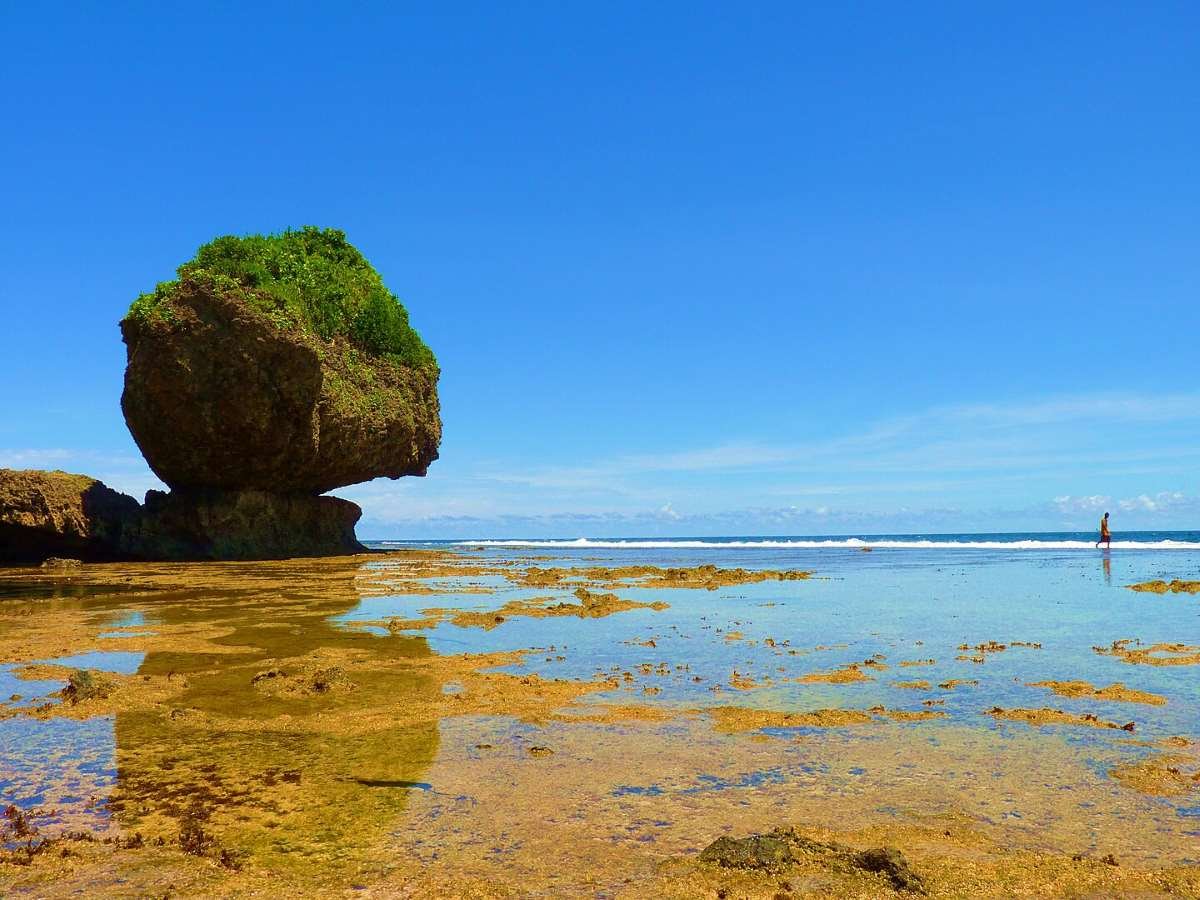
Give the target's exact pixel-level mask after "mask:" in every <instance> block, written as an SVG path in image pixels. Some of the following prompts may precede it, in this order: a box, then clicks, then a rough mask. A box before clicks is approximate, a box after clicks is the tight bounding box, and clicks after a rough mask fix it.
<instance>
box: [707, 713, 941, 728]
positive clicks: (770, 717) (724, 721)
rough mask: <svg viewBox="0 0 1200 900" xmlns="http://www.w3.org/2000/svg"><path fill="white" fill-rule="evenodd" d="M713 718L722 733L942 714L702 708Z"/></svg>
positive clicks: (915, 718) (907, 719)
mask: <svg viewBox="0 0 1200 900" xmlns="http://www.w3.org/2000/svg"><path fill="white" fill-rule="evenodd" d="M704 712H705V713H707V714H708V715H709V716H710V717H711V718H712V720H713V729H714V730H715V731H717V732H719V733H721V734H741V733H744V732H748V731H760V730H762V729H764V728H842V727H846V726H853V725H870V724H872V723H878V722H880V721H881V719H891V720H893V721H896V722H921V721H926V720H929V719H941V718H945V716H946V713H944V712H941V711H936V710H916V711H908V710H899V709H886V708H885V707H882V706H873V707H871V708H870V709H868V710H860V709H816V710H812V711H809V712H778V711H776V710H769V709H751V708H747V707H743V706H714V707H709V708H708V709H706V710H704Z"/></svg>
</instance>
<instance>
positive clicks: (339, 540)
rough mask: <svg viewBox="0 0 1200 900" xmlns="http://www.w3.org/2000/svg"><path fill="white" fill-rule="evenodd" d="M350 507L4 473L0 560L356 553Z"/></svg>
mask: <svg viewBox="0 0 1200 900" xmlns="http://www.w3.org/2000/svg"><path fill="white" fill-rule="evenodd" d="M361 514H362V511H361V510H360V509H359V508H358V506H356V505H355V504H353V503H351V502H349V501H348V500H341V499H339V498H337V497H312V496H309V495H306V494H276V493H271V492H266V491H200V492H177V491H176V492H172V493H170V494H164V493H162V492H160V491H150V492H149V493H148V494H147V495H146V504H145V506H142V505H140V504H139V503H138V502H137V501H136V500H134V499H133V498H132V497H129V496H126V495H125V494H120V493H118V492H116V491H114V490H112V489H111V488H108V487H106V486H105V485H104V484H102V483H101V482H99V481H96V480H95V479H94V478H88V477H87V476H86V475H71V474H68V473H66V472H39V471H14V470H11V469H0V561H3V562H7V563H20V562H30V563H36V562H42V561H44V560H46V559H47V558H50V557H61V556H70V557H74V558H77V559H83V560H89V561H98V560H217V559H287V558H290V557H296V556H332V555H338V554H346V553H359V552H362V551H363V550H364V549H365V548H364V547H363V546H362V545H361V544H360V543H359V542H358V540H357V539H356V538H355V536H354V526H355V524H356V523H357V522H358V518H359V516H360V515H361Z"/></svg>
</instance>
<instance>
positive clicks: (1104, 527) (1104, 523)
mask: <svg viewBox="0 0 1200 900" xmlns="http://www.w3.org/2000/svg"><path fill="white" fill-rule="evenodd" d="M1101 544H1103V545H1104V549H1105V550H1111V549H1112V534H1111V533H1110V532H1109V530H1108V513H1105V514H1104V518H1102V519H1101V520H1100V540H1098V541H1096V546H1097V547H1099V546H1100V545H1101Z"/></svg>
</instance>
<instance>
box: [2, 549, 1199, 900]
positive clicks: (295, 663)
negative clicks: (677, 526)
mask: <svg viewBox="0 0 1200 900" xmlns="http://www.w3.org/2000/svg"><path fill="white" fill-rule="evenodd" d="M877 556H878V555H876V557H875V558H877ZM541 562H542V561H540V560H534V559H531V558H522V557H499V556H494V555H493V556H487V555H484V556H481V555H475V554H471V553H461V554H459V553H445V552H436V551H411V552H396V553H386V554H363V555H359V556H353V557H343V558H327V559H299V560H281V561H267V562H214V563H206V564H203V565H196V564H189V563H169V562H160V563H133V562H121V563H104V564H84V565H80V566H72V567H67V568H63V569H42V568H24V569H8V570H0V596H3V597H5V598H6V599H5V600H4V601H3V602H0V679H4V685H5V696H7V697H8V699H6V700H3V702H2V703H0V709H2V712H0V741H3V742H4V746H5V747H11V748H14V751H13V752H10V753H9V754H7V755H5V756H3V757H0V781H3V783H5V784H6V785H12V786H13V787H12V788H11V790H10V793H11V795H12V797H13V798H14V799H15V800H16V804H14V810H15V812H14V813H12V814H11V815H8V816H6V817H5V818H4V820H3V822H2V823H0V828H3V829H5V836H6V840H8V843H7V845H6V847H5V849H4V851H3V852H2V853H0V893H3V894H5V895H6V896H8V895H20V894H21V893H28V894H31V895H37V896H68V895H71V894H76V895H77V894H78V893H79V892H81V891H82V892H86V893H92V894H97V893H98V894H104V893H115V892H121V891H124V892H126V893H130V894H136V895H158V896H161V895H162V894H164V893H173V894H180V895H201V896H218V895H219V896H256V895H257V896H262V895H270V896H312V895H314V894H317V893H320V894H323V895H330V894H337V893H341V892H348V891H354V893H356V894H365V895H368V896H395V895H409V896H464V897H471V896H475V897H505V896H526V895H528V894H530V893H542V894H546V895H553V896H575V895H586V896H594V895H596V894H604V895H610V896H615V897H629V898H640V897H646V896H656V897H660V896H661V897H694V896H718V895H721V894H723V895H724V896H727V897H756V898H758V897H761V898H774V897H776V896H778V895H779V894H783V895H784V896H826V897H828V896H862V897H872V898H874V897H890V896H895V897H904V896H918V895H921V892H925V894H927V895H928V896H932V897H945V898H949V897H962V896H984V897H988V896H991V897H1001V896H1011V895H1013V894H1026V895H1042V896H1046V895H1051V896H1054V895H1062V894H1067V895H1070V894H1075V895H1084V896H1086V895H1096V896H1122V895H1137V896H1182V897H1187V896H1197V895H1200V871H1198V870H1197V869H1196V867H1195V866H1193V865H1190V864H1188V863H1187V860H1190V859H1191V858H1192V856H1193V854H1194V836H1192V835H1190V834H1189V831H1190V830H1191V828H1190V826H1189V821H1188V819H1187V818H1186V817H1184V816H1182V815H1180V814H1179V813H1178V812H1177V809H1179V808H1189V807H1190V806H1194V805H1195V802H1196V800H1195V797H1196V789H1195V786H1196V785H1197V784H1198V783H1200V782H1198V781H1197V780H1196V775H1197V774H1200V773H1198V771H1197V768H1198V765H1200V763H1198V759H1200V756H1198V753H1197V749H1198V748H1197V745H1196V744H1195V742H1194V739H1193V736H1192V735H1190V734H1189V735H1188V736H1187V737H1183V736H1176V735H1177V734H1178V732H1176V731H1166V732H1165V734H1166V735H1170V737H1166V736H1164V732H1163V728H1164V727H1166V726H1164V725H1163V724H1162V722H1173V721H1174V720H1170V719H1166V718H1164V717H1168V716H1171V715H1172V714H1173V712H1172V711H1173V710H1175V709H1176V708H1182V709H1183V710H1184V711H1186V709H1187V708H1188V703H1190V702H1191V701H1190V700H1189V699H1188V696H1189V695H1188V694H1187V693H1186V690H1185V691H1183V692H1181V691H1180V689H1179V688H1178V687H1175V688H1172V689H1166V688H1162V687H1159V688H1158V689H1157V690H1156V691H1154V692H1151V691H1144V692H1145V693H1147V694H1151V693H1154V694H1156V695H1159V696H1164V697H1166V698H1167V699H1168V702H1167V703H1166V704H1161V705H1149V704H1143V709H1142V714H1141V715H1139V720H1138V726H1137V728H1138V731H1137V737H1138V739H1136V740H1135V739H1134V737H1133V736H1132V735H1129V734H1128V733H1127V732H1124V731H1122V730H1121V729H1120V728H1119V727H1117V726H1119V724H1120V723H1119V721H1118V720H1114V719H1112V717H1111V716H1109V715H1102V714H1101V710H1103V709H1108V710H1111V709H1112V708H1113V704H1114V703H1116V702H1120V700H1121V699H1122V697H1119V696H1118V694H1123V692H1124V690H1128V691H1131V692H1134V691H1139V690H1141V689H1142V688H1143V687H1145V686H1147V685H1143V683H1142V682H1141V681H1136V680H1134V679H1135V676H1147V677H1157V676H1160V675H1161V676H1171V675H1173V673H1172V672H1171V671H1169V670H1166V671H1163V670H1158V669H1154V668H1150V669H1142V670H1136V671H1135V670H1129V669H1127V668H1125V667H1124V666H1123V661H1122V660H1120V659H1117V658H1112V657H1107V656H1099V655H1097V654H1094V653H1092V651H1091V649H1090V644H1091V641H1086V642H1082V643H1081V644H1080V646H1079V648H1078V651H1079V654H1080V655H1081V657H1082V658H1083V659H1084V660H1087V661H1094V664H1096V665H1100V666H1105V667H1109V668H1110V669H1113V668H1115V669H1122V670H1123V671H1125V672H1127V673H1128V677H1129V678H1130V679H1131V683H1132V684H1137V685H1138V687H1132V686H1131V687H1129V688H1127V689H1125V688H1123V689H1122V691H1114V690H1112V688H1111V687H1110V688H1103V687H1093V686H1092V682H1091V681H1088V682H1083V681H1082V680H1081V679H1076V680H1074V681H1071V680H1063V681H1062V682H1051V683H1048V684H1046V685H1044V686H1030V682H1035V683H1036V677H1037V675H1038V674H1041V673H1037V672H1036V671H1022V669H1023V668H1024V669H1029V668H1032V667H1036V666H1038V665H1043V664H1045V662H1046V661H1047V659H1053V660H1055V661H1056V662H1060V661H1061V655H1060V653H1059V651H1058V649H1057V648H1055V649H1047V650H1046V651H1045V652H1044V653H1043V654H1012V653H1008V654H1006V655H1005V656H1004V657H1003V658H1002V659H1003V661H1004V662H1005V663H1006V665H1007V666H1008V668H1003V669H1001V668H1000V667H998V666H992V665H986V666H979V665H977V664H973V663H970V662H964V661H959V660H955V659H954V658H953V657H954V653H955V648H956V647H957V646H958V645H959V643H961V642H962V638H960V637H959V636H958V635H957V634H955V635H954V637H953V638H950V637H948V636H946V635H945V634H936V633H923V634H912V635H905V636H903V637H899V636H897V637H892V638H889V639H888V640H887V641H885V642H883V643H882V644H880V643H878V642H874V641H864V640H863V638H862V637H860V636H857V635H856V634H855V633H854V632H853V630H847V631H842V630H839V628H837V627H835V628H834V629H833V630H832V631H831V630H830V629H829V628H828V627H825V626H823V627H815V626H812V625H809V624H804V623H799V624H795V623H793V621H792V620H793V618H794V617H796V616H797V615H798V612H797V611H798V610H800V609H803V610H806V611H816V610H818V609H819V607H818V605H817V604H818V599H819V598H818V596H816V591H817V589H818V588H820V587H822V586H827V585H834V586H836V582H831V581H826V580H823V579H812V580H806V579H789V580H778V579H771V578H763V579H748V580H743V581H740V582H737V583H734V584H731V585H725V586H722V587H718V588H717V589H716V591H717V593H715V594H714V592H713V591H711V590H709V588H708V587H707V582H708V580H709V579H708V577H707V576H708V574H709V573H708V572H706V571H704V570H699V569H698V571H697V572H696V573H695V574H694V575H692V576H686V577H679V578H675V579H672V581H676V582H678V581H687V582H691V585H690V586H689V587H679V586H677V585H667V584H661V585H654V584H653V582H654V581H655V580H656V579H655V578H654V577H651V578H650V579H648V580H647V581H646V582H643V583H640V584H637V583H634V581H633V580H632V579H628V580H623V579H621V578H615V577H614V576H613V572H614V571H619V570H621V569H627V567H623V566H613V567H611V568H605V567H602V566H589V567H587V568H588V570H589V571H588V574H587V575H584V574H583V573H582V571H579V572H576V573H575V574H573V575H572V576H571V577H568V578H563V579H561V580H560V582H559V583H558V584H553V585H543V586H531V585H529V584H527V583H526V581H525V578H524V575H525V573H527V572H528V571H529V570H530V569H531V568H532V567H534V566H536V565H540V564H541ZM726 571H734V570H726ZM745 571H752V570H745ZM637 577H638V578H644V577H645V574H644V573H643V575H641V576H637ZM648 585H649V586H648ZM497 615H499V616H500V617H501V618H502V621H500V622H497V621H496V617H497ZM389 624H390V625H391V626H392V627H388V625H389ZM1033 636H1034V637H1041V636H1040V635H1033ZM843 639H844V640H843ZM968 641H969V645H970V646H971V647H972V648H974V647H976V646H979V645H980V644H982V645H984V646H990V645H992V644H993V643H994V642H989V641H979V639H978V637H975V638H968ZM818 642H819V643H818ZM1009 646H1011V644H1010V645H1009ZM1049 646H1050V645H1049V644H1048V645H1047V647H1048V648H1049ZM915 647H922V648H925V649H923V650H921V651H917V652H923V653H924V652H927V653H929V654H930V657H929V660H933V659H935V658H936V659H940V660H942V662H941V663H933V662H926V661H925V660H922V662H923V663H924V664H925V668H922V669H921V674H922V675H927V676H928V677H927V678H926V679H924V680H923V686H922V691H923V693H921V694H914V693H913V690H912V689H911V688H910V687H908V686H907V685H905V686H903V687H901V686H897V685H896V684H895V683H894V682H893V680H892V679H890V678H888V677H886V675H885V676H883V677H880V675H879V673H886V672H889V671H892V672H894V671H898V670H894V669H893V670H889V669H888V668H887V667H888V665H889V663H890V662H891V660H894V659H907V658H908V657H909V656H911V655H913V653H914V648H915ZM987 652H988V655H989V656H990V655H991V654H992V653H993V652H1000V651H992V650H989V651H987ZM814 654H820V656H816V657H815V659H819V660H821V662H820V664H819V666H814V661H815V660H814ZM885 656H886V661H885ZM1014 667H1015V668H1014ZM852 671H857V672H858V673H859V674H860V675H861V676H862V677H860V678H856V677H853V676H851V677H849V678H844V677H834V678H831V679H826V678H820V679H807V680H806V678H805V676H807V675H812V674H818V675H820V674H830V673H846V672H852ZM731 672H732V674H731ZM1014 672H1018V673H1020V674H1021V675H1022V677H1021V678H1019V679H1017V680H1014V677H1013V675H1014ZM956 673H957V674H956ZM966 674H970V675H971V676H972V677H971V678H969V679H965V678H963V677H961V676H963V675H966ZM870 676H875V677H870ZM734 679H736V680H737V681H738V683H739V685H738V686H736V690H737V693H736V697H737V701H736V705H735V704H731V703H730V702H729V700H728V699H727V698H729V697H731V696H733V695H731V694H730V693H729V692H730V691H731V690H733V689H735V686H734V685H732V684H731V683H730V682H731V681H732V680H734ZM964 681H967V682H970V685H971V687H970V690H959V691H955V690H954V689H953V688H954V687H955V686H956V685H957V686H958V687H960V688H962V687H963V682H964ZM1097 683H1098V684H1100V685H1104V684H1107V683H1108V681H1107V680H1105V681H1097ZM1081 684H1082V685H1085V686H1086V687H1081V686H1080V685H1081ZM1051 685H1054V686H1065V687H1064V690H1066V691H1068V692H1069V693H1068V695H1067V696H1068V698H1069V702H1070V703H1071V704H1079V705H1080V707H1081V709H1079V710H1076V709H1075V708H1074V707H1072V708H1070V709H1067V710H1059V711H1052V712H1054V713H1057V714H1056V715H1049V716H1047V715H1044V714H1042V711H1041V710H1038V709H1036V708H1035V707H1034V706H1033V705H1032V704H1031V705H1030V706H1029V707H1024V706H1014V705H1013V704H1006V705H1005V707H1004V708H1005V709H1006V710H1008V711H1009V712H1011V713H1013V718H1014V719H1015V721H1016V723H1017V724H1016V725H1015V726H1014V725H1009V724H1005V725H1004V726H1003V727H997V725H996V724H995V720H994V719H993V717H992V716H989V715H988V714H987V709H988V704H991V703H993V702H995V700H994V698H999V697H1007V696H1012V695H1013V694H1016V695H1019V696H1022V697H1027V698H1030V699H1032V698H1036V697H1038V696H1044V691H1045V690H1046V688H1047V687H1050V689H1051V690H1054V687H1051ZM1117 686H1120V685H1117ZM10 691H11V696H9V692H10ZM0 699H2V698H0ZM884 701H886V702H884ZM1065 702H1066V701H1065ZM931 704H932V706H931ZM1092 704H1094V707H1093V706H1092ZM1010 707H1011V708H1010ZM1089 710H1094V711H1089ZM1030 712H1033V713H1038V715H1036V716H1034V717H1033V721H1032V722H1031V721H1030V718H1029V716H1027V715H1026V713H1030ZM1089 715H1090V716H1093V717H1095V719H1096V722H1095V723H1092V722H1090V720H1088V719H1087V716H1089ZM1025 724H1035V725H1038V726H1039V727H1033V728H1030V727H1024V725H1025ZM1080 725H1085V726H1087V727H1086V728H1083V729H1081V728H1080V727H1079V726H1080ZM1171 727H1178V726H1177V725H1172V726H1171ZM1184 730H1186V729H1184ZM1081 742H1086V745H1084V744H1082V743H1081ZM109 773H111V774H109ZM980 773H987V774H986V777H981V776H980ZM772 842H774V843H772ZM714 845H716V846H717V847H718V850H712V851H711V852H709V851H708V850H707V849H706V848H712V847H713V846H714ZM781 847H782V849H781ZM775 851H779V852H778V853H777V852H775Z"/></svg>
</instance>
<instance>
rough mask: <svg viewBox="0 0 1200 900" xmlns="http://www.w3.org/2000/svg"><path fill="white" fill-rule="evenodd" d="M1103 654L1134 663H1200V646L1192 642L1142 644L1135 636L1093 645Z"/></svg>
mask: <svg viewBox="0 0 1200 900" xmlns="http://www.w3.org/2000/svg"><path fill="white" fill-rule="evenodd" d="M1092 650H1094V651H1095V652H1096V653H1099V654H1100V655H1101V656H1115V657H1116V658H1117V659H1119V660H1121V661H1123V662H1127V663H1130V664H1132V665H1146V666H1195V665H1200V647H1197V646H1194V645H1191V644H1172V643H1159V644H1151V645H1149V646H1142V645H1140V644H1138V643H1137V641H1135V640H1134V639H1133V638H1123V639H1122V640H1119V641H1113V642H1112V645H1111V646H1109V647H1093V648H1092Z"/></svg>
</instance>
